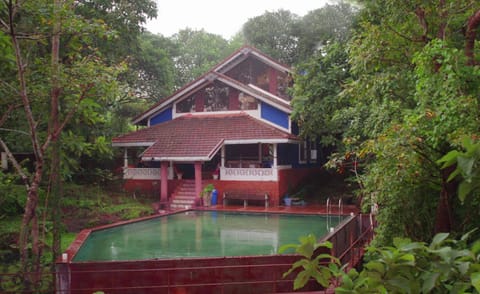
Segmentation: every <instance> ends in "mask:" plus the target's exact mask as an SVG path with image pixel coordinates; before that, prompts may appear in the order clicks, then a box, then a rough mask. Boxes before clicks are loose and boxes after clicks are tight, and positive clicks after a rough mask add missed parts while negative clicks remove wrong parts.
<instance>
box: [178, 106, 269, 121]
mask: <svg viewBox="0 0 480 294" xmlns="http://www.w3.org/2000/svg"><path fill="white" fill-rule="evenodd" d="M259 109H260V104H258V107H257V109H255V110H227V111H201V112H182V113H177V114H176V115H174V116H173V118H172V119H175V118H179V117H182V116H187V115H188V116H216V115H231V114H244V113H246V114H248V115H250V116H252V117H258V118H260V111H259Z"/></svg>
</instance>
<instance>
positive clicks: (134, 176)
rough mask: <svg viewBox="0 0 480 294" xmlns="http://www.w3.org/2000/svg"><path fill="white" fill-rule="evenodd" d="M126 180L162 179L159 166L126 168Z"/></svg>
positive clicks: (124, 173) (124, 175)
mask: <svg viewBox="0 0 480 294" xmlns="http://www.w3.org/2000/svg"><path fill="white" fill-rule="evenodd" d="M123 179H125V180H160V169H159V168H126V169H124V172H123Z"/></svg>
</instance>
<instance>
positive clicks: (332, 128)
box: [292, 43, 350, 147]
mask: <svg viewBox="0 0 480 294" xmlns="http://www.w3.org/2000/svg"><path fill="white" fill-rule="evenodd" d="M296 72H297V73H296V75H295V85H294V87H293V91H292V93H293V97H294V99H293V100H292V106H293V112H292V119H293V120H295V121H296V122H297V123H298V125H299V126H300V130H301V132H300V135H301V136H302V137H305V138H306V137H310V138H312V139H318V140H319V141H320V144H321V145H323V146H324V147H339V146H340V145H341V140H342V135H343V133H345V132H346V130H347V129H348V122H347V121H344V120H342V118H341V117H339V115H338V113H337V110H338V109H342V108H345V107H346V106H347V105H345V103H344V101H341V99H340V98H339V93H340V92H341V91H342V89H343V85H344V83H346V80H347V79H348V78H349V77H350V69H349V65H348V55H347V52H346V50H345V44H340V43H332V44H330V45H326V46H325V47H323V48H322V49H320V50H319V51H318V52H317V53H316V54H315V55H313V56H312V57H311V58H310V59H309V60H308V62H305V63H302V64H300V65H299V66H298V67H297V70H296Z"/></svg>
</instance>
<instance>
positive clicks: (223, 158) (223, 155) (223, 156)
mask: <svg viewBox="0 0 480 294" xmlns="http://www.w3.org/2000/svg"><path fill="white" fill-rule="evenodd" d="M221 152H222V167H225V145H223V146H222V151H221Z"/></svg>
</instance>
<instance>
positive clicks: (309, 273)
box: [279, 234, 339, 290]
mask: <svg viewBox="0 0 480 294" xmlns="http://www.w3.org/2000/svg"><path fill="white" fill-rule="evenodd" d="M299 241H300V243H299V244H285V245H282V246H281V247H280V249H279V252H280V253H285V252H287V251H289V250H291V249H294V250H295V253H296V254H299V255H301V256H302V257H303V258H302V259H300V260H298V261H297V262H295V263H294V264H293V265H292V267H291V268H290V269H289V270H288V271H287V272H285V273H284V274H283V278H286V277H287V276H289V275H290V274H292V273H293V272H295V271H297V270H298V269H300V271H298V273H297V275H296V277H295V280H294V282H293V289H294V290H298V289H301V288H303V287H304V286H305V285H306V284H307V282H308V281H309V280H310V279H312V278H313V279H315V280H316V281H317V283H319V284H320V285H322V286H323V287H328V286H329V284H330V282H331V279H332V278H334V277H335V274H336V273H337V272H338V271H339V268H338V260H337V259H336V258H335V257H333V256H331V255H330V254H327V253H319V254H316V252H318V250H321V249H322V248H326V249H331V248H332V244H331V243H330V242H325V243H317V239H316V238H315V236H314V235H312V234H309V235H308V236H303V237H300V239H299ZM329 262H332V263H330V264H328V263H329Z"/></svg>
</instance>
